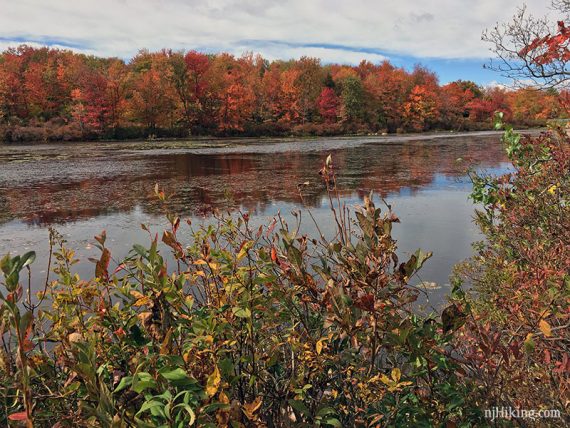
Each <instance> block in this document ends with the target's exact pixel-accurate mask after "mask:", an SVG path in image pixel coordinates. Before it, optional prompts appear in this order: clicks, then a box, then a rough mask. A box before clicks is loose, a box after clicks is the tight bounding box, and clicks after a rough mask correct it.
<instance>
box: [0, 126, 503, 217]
mask: <svg viewBox="0 0 570 428" xmlns="http://www.w3.org/2000/svg"><path fill="white" fill-rule="evenodd" d="M307 144H311V143H310V142H307ZM327 154H328V152H325V151H322V152H290V153H247V154H238V153H236V154H233V153H232V154H209V155H197V154H189V153H187V154H168V153H167V154H159V155H154V154H153V155H143V157H142V158H138V159H137V161H138V162H139V164H140V167H139V169H137V170H135V171H134V172H133V170H132V168H130V169H129V173H128V174H125V173H124V172H122V171H121V168H120V164H121V163H120V162H119V163H118V164H117V165H118V166H117V171H116V175H115V176H112V175H113V174H111V177H105V178H83V179H82V178H77V179H75V180H74V179H71V180H68V181H67V182H66V183H64V184H61V183H56V182H51V181H50V171H45V172H42V171H41V163H40V164H38V165H37V168H38V173H37V176H36V179H37V181H35V182H32V183H25V186H24V185H21V186H20V187H16V188H8V189H5V190H2V191H0V212H1V213H2V215H0V222H6V221H8V220H10V219H12V218H21V219H23V220H24V221H26V222H29V223H33V224H50V223H64V222H67V221H73V220H78V219H82V218H89V217H94V216H97V215H100V214H103V213H109V212H124V211H130V210H132V209H133V208H134V207H136V206H139V207H141V209H142V210H143V211H145V212H148V213H152V214H158V213H161V212H162V208H161V207H160V205H159V204H158V203H157V201H156V199H155V198H154V197H153V187H154V184H155V183H156V182H158V183H160V185H161V187H162V188H164V189H165V190H166V192H167V193H169V194H173V197H172V199H171V200H170V202H169V203H170V204H171V207H170V208H171V209H172V210H174V211H176V212H179V213H181V214H187V215H190V214H194V215H195V214H205V213H208V212H209V211H211V210H212V209H220V210H226V209H234V208H238V207H242V208H244V209H247V210H250V211H254V212H264V211H265V210H267V208H268V207H269V206H270V205H271V204H272V203H273V202H291V203H299V193H298V187H297V186H298V184H300V183H304V182H306V181H309V182H310V185H309V186H306V187H305V188H304V190H303V195H304V198H305V202H306V203H307V204H309V205H311V206H318V205H319V204H320V203H321V201H322V198H323V196H324V186H323V185H322V184H321V182H320V178H319V176H318V174H317V172H318V170H319V168H320V165H321V163H322V161H323V160H324V157H326V155H327ZM460 157H461V158H463V159H464V160H465V161H464V162H461V163H459V162H457V159H458V158H460ZM333 159H334V163H335V166H336V168H337V170H338V178H339V188H341V189H342V191H343V192H344V193H345V194H352V193H354V192H357V193H358V194H360V195H363V194H365V193H367V192H368V191H369V190H370V189H373V190H374V191H375V192H377V193H379V194H381V195H382V196H387V195H388V194H390V193H393V192H399V191H400V190H401V189H402V188H409V189H410V190H411V191H412V192H413V191H416V190H418V189H421V188H423V187H425V186H427V185H430V184H431V183H432V182H433V180H434V176H435V175H436V174H439V175H444V176H447V177H450V178H453V177H462V176H463V175H464V174H465V169H466V167H467V166H469V165H474V166H481V167H487V168H492V167H497V166H499V165H500V163H501V162H503V161H505V158H504V155H503V151H502V148H501V146H500V144H498V143H497V137H492V138H489V137H486V138H454V139H446V140H445V141H440V140H437V139H434V140H431V141H429V140H428V141H415V142H405V143H388V144H386V143H384V144H365V145H359V146H356V147H353V148H348V149H343V150H338V151H335V152H333ZM85 162H89V160H86V161H85ZM123 162H129V159H125V160H124V161H123ZM61 165H62V167H64V166H65V161H62V163H61Z"/></svg>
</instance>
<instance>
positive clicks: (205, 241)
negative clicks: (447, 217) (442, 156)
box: [0, 157, 483, 427]
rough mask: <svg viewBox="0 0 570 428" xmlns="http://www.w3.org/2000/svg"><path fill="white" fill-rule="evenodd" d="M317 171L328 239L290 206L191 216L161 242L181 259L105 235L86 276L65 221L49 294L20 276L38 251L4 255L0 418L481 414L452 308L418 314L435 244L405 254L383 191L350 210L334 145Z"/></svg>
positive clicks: (355, 420)
mask: <svg viewBox="0 0 570 428" xmlns="http://www.w3.org/2000/svg"><path fill="white" fill-rule="evenodd" d="M321 176H322V178H323V185H325V186H327V189H328V190H329V198H330V199H329V201H330V204H331V216H332V219H333V221H334V222H335V224H336V226H337V230H336V234H335V236H333V237H330V238H329V239H327V238H326V237H325V236H323V235H322V234H320V233H319V236H318V237H316V238H311V237H308V236H305V235H300V234H299V233H298V230H299V225H298V224H295V225H293V226H291V225H287V224H286V222H285V221H284V220H283V219H282V218H281V217H279V216H278V217H276V218H275V219H274V221H273V222H272V223H271V224H269V225H268V226H266V227H260V228H253V227H252V226H251V224H250V222H249V218H248V215H247V214H244V213H242V214H240V215H238V216H237V217H235V216H234V217H233V218H230V217H227V218H219V219H218V222H217V223H216V224H215V225H211V226H201V227H199V228H197V229H193V228H192V227H191V226H190V229H191V230H192V232H191V234H190V239H189V242H188V243H186V244H185V243H183V242H182V240H181V238H180V236H179V235H180V234H181V228H180V224H181V220H180V218H179V217H176V216H175V215H172V214H167V217H168V219H169V221H170V225H171V227H170V229H169V230H167V231H165V232H164V234H163V235H162V242H163V243H164V244H166V245H167V246H168V247H169V248H170V249H171V250H172V258H173V260H174V264H172V263H171V264H170V266H169V265H168V263H167V258H165V257H166V256H165V255H163V254H162V252H161V251H160V250H159V242H158V237H157V236H152V234H150V232H149V237H150V246H149V247H148V248H145V247H142V246H139V245H135V246H134V247H133V250H132V252H131V254H130V256H129V257H127V258H126V259H125V260H122V261H121V262H114V261H113V264H116V268H115V266H113V267H111V262H112V256H111V253H110V251H109V249H108V248H107V247H106V245H105V242H106V237H105V234H104V233H103V234H102V235H100V236H98V237H96V240H97V246H98V248H99V250H100V251H101V256H100V258H99V259H98V260H96V261H95V262H96V269H95V277H94V278H92V279H89V280H83V279H80V278H79V277H78V276H77V275H74V274H72V273H71V270H72V266H73V264H74V263H75V262H76V260H75V255H74V252H73V251H72V250H71V249H68V248H67V247H66V244H65V241H64V240H63V239H62V238H61V236H59V235H58V234H57V232H55V231H52V233H51V244H52V250H53V252H52V257H50V259H52V258H53V260H54V266H53V267H52V271H53V272H54V273H56V274H57V276H58V278H57V279H56V280H53V281H49V280H46V285H45V290H44V291H43V292H41V293H40V295H39V297H38V298H39V299H40V300H39V301H38V302H36V303H35V304H34V302H33V300H32V298H31V297H30V293H29V291H28V292H27V293H25V292H24V290H23V286H22V282H23V281H20V275H22V274H25V269H28V267H29V264H30V263H31V261H32V260H33V255H32V254H28V255H26V256H23V257H11V256H6V257H5V258H4V259H3V260H2V262H1V268H2V272H3V273H4V278H5V279H4V286H5V287H6V291H7V294H6V295H4V294H2V295H1V296H0V298H1V299H2V302H3V303H2V306H1V309H0V311H1V312H0V314H1V320H2V322H1V324H0V328H1V329H2V330H1V334H2V338H3V343H4V347H3V349H2V350H1V351H0V352H1V353H0V355H1V360H0V361H1V364H0V395H1V397H2V398H1V403H2V404H1V406H2V413H0V423H3V424H6V423H11V424H16V423H19V422H17V421H21V422H22V423H27V425H28V426H33V425H36V426H58V427H64V426H103V427H110V426H113V427H123V426H124V427H127V426H137V427H145V426H149V427H151V426H176V427H182V426H188V425H192V424H194V425H197V426H232V427H239V426H260V427H261V426H269V427H281V426H329V427H340V426H377V425H382V426H434V425H437V426H440V425H445V424H448V426H449V425H450V424H451V425H452V426H453V425H457V424H459V423H461V424H462V426H475V425H477V423H478V422H481V423H482V422H483V421H482V416H481V411H480V410H478V409H477V408H476V407H473V406H471V405H470V404H469V402H470V400H469V394H470V391H471V387H470V384H471V382H470V381H469V380H465V379H463V380H462V381H459V380H460V376H459V375H458V373H460V372H461V371H460V369H459V366H458V363H457V362H456V359H455V358H454V357H453V356H452V355H451V354H452V353H451V343H452V340H453V337H454V334H455V332H456V331H457V328H456V327H457V326H458V325H452V324H450V320H452V321H453V320H454V318H453V317H449V316H447V317H446V318H445V321H446V325H442V323H441V322H440V321H439V319H438V317H435V316H426V317H420V316H418V315H416V314H415V313H414V311H413V303H414V302H415V300H416V298H417V296H418V290H417V289H416V288H415V287H413V286H411V285H410V284H409V281H410V278H411V277H412V276H413V275H414V274H415V273H416V272H417V271H418V270H419V269H420V268H421V266H422V265H423V264H424V262H425V261H426V260H427V259H428V258H429V257H430V255H431V254H430V253H425V252H423V251H421V250H418V251H417V252H416V253H415V254H413V255H412V256H411V258H409V259H408V260H404V261H400V260H399V257H398V255H397V252H396V242H395V241H394V239H393V238H392V226H393V224H394V223H397V222H398V219H397V217H396V216H395V214H394V213H392V211H391V210H390V207H389V206H387V207H386V209H385V210H383V211H382V210H381V209H380V208H377V207H376V206H375V204H374V203H373V201H372V196H371V197H370V198H366V199H365V203H364V207H362V208H361V209H358V210H357V211H356V212H350V211H349V210H348V209H347V208H346V207H345V206H343V205H342V204H341V203H340V202H339V199H338V198H337V197H338V195H337V193H336V184H335V183H336V181H335V180H336V179H335V176H334V174H333V164H332V160H331V159H330V157H329V158H328V159H327V162H326V164H325V165H324V166H323V168H322V170H321ZM302 191H303V186H302V185H301V186H300V193H301V197H302ZM156 193H157V196H158V198H159V199H160V200H165V199H166V196H165V195H164V193H163V192H162V191H160V190H159V189H158V188H157V189H156ZM308 215H309V217H310V218H312V217H311V213H310V211H309V212H308ZM298 218H300V214H299V215H298ZM316 226H317V229H318V225H316ZM145 230H148V229H147V228H146V227H145ZM110 269H111V270H110ZM22 276H23V275H22ZM450 308H452V309H453V308H454V307H450ZM447 312H448V313H449V310H447Z"/></svg>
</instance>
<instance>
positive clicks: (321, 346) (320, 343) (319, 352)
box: [316, 339, 323, 355]
mask: <svg viewBox="0 0 570 428" xmlns="http://www.w3.org/2000/svg"><path fill="white" fill-rule="evenodd" d="M316 348H317V354H318V355H321V352H322V351H323V341H322V339H321V340H319V341H318V342H317V345H316Z"/></svg>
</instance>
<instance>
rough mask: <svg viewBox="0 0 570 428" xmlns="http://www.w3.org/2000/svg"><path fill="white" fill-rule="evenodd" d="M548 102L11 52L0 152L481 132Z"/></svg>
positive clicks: (330, 74)
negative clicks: (97, 142)
mask: <svg viewBox="0 0 570 428" xmlns="http://www.w3.org/2000/svg"><path fill="white" fill-rule="evenodd" d="M566 97H567V94H566V93H565V92H562V93H561V92H560V91H557V90H553V89H552V90H536V89H520V90H506V89H503V88H501V87H481V86H478V85H477V84H475V83H473V82H471V81H462V80H458V81H455V82H451V83H448V84H445V85H440V84H439V82H438V77H437V76H436V75H435V74H434V73H433V72H431V71H430V70H428V69H426V68H423V67H421V66H416V67H415V68H414V69H413V70H412V71H408V70H405V69H403V68H398V67H396V66H394V65H392V64H390V63H389V62H387V61H386V62H383V63H381V64H377V65H375V64H372V63H370V62H366V61H363V62H361V63H360V64H359V65H358V66H346V65H338V64H331V65H328V64H327V65H324V64H321V62H320V61H319V60H318V59H316V58H309V57H302V58H300V59H299V60H290V61H273V62H270V61H268V60H266V59H264V58H262V57H261V56H259V55H253V54H244V55H243V56H241V57H235V56H233V55H230V54H227V53H221V54H216V55H213V54H204V53H199V52H195V51H190V52H181V51H172V50H162V51H160V52H149V51H146V50H142V51H140V52H139V53H138V54H137V55H136V56H135V57H134V58H132V59H131V60H130V61H128V62H125V61H123V60H121V59H118V58H98V57H94V56H87V55H84V54H77V53H73V52H71V51H66V50H58V49H51V48H47V47H46V48H32V47H29V46H25V45H23V46H20V47H18V48H12V49H8V50H6V51H4V52H3V53H2V54H0V140H4V141H8V142H10V141H12V142H17V141H60V140H83V139H101V138H104V139H128V138H147V137H188V136H189V135H222V136H228V135H248V136H272V135H338V134H369V133H384V132H388V133H392V132H421V131H428V130H433V129H441V130H444V129H445V130H477V129H489V128H490V127H491V125H492V123H491V122H492V116H493V114H494V112H496V111H502V112H504V113H505V115H506V118H505V119H506V120H508V121H511V122H513V123H514V124H516V125H523V126H537V125H538V126H544V125H545V123H546V121H547V120H548V119H554V118H561V117H565V114H566V109H565V108H564V107H565V106H566V105H567V104H566V103H565V99H566Z"/></svg>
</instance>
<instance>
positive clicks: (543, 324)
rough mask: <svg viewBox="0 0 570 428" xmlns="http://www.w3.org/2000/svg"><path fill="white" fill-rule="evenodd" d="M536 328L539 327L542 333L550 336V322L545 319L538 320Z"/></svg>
mask: <svg viewBox="0 0 570 428" xmlns="http://www.w3.org/2000/svg"><path fill="white" fill-rule="evenodd" d="M538 328H540V331H542V334H544V335H545V336H546V337H550V336H552V329H551V328H550V324H548V323H547V322H546V321H544V320H540V322H539V323H538Z"/></svg>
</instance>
